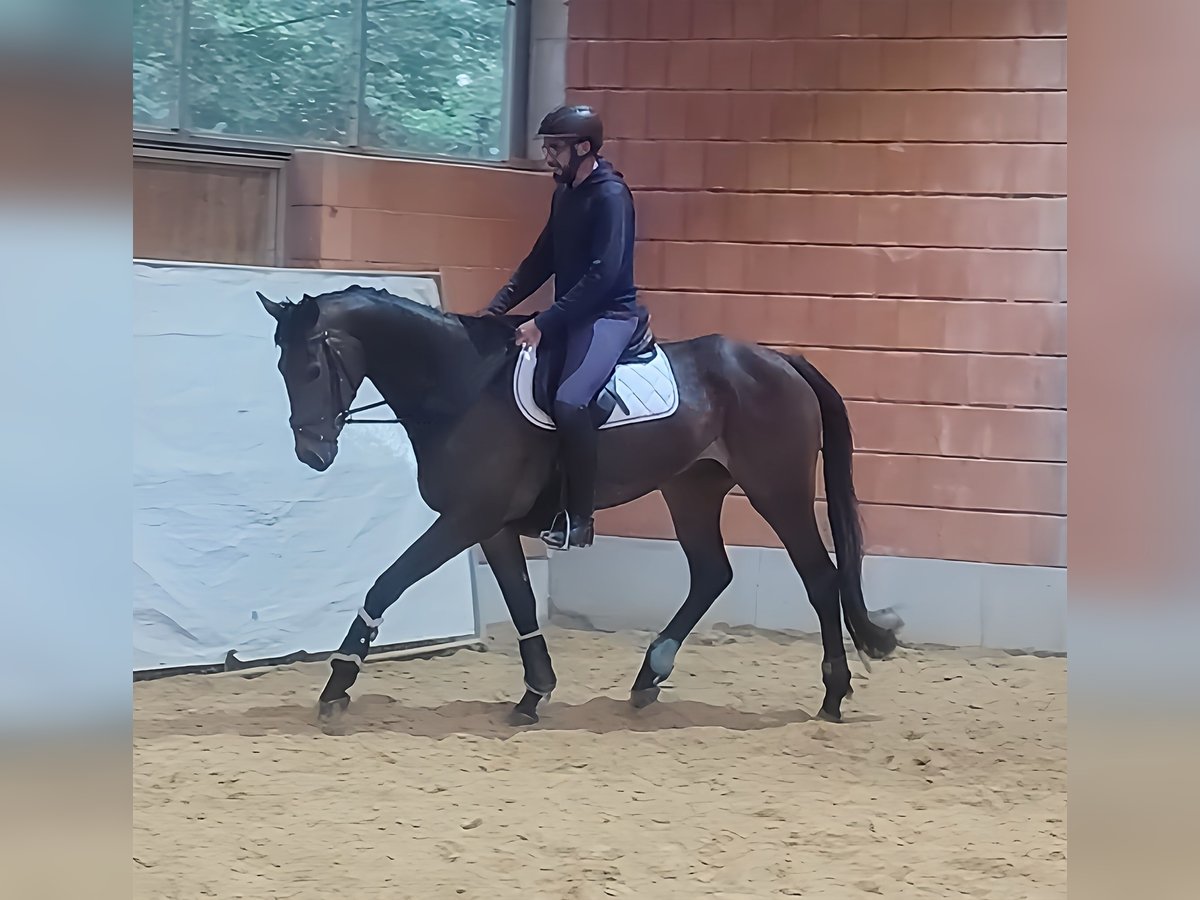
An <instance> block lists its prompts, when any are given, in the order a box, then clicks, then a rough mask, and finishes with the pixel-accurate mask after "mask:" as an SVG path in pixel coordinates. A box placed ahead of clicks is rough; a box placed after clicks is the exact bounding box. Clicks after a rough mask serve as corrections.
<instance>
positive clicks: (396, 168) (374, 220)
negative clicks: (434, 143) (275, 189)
mask: <svg viewBox="0 0 1200 900" xmlns="http://www.w3.org/2000/svg"><path fill="white" fill-rule="evenodd" d="M553 189H554V183H553V181H552V179H551V178H550V177H549V175H548V174H547V173H544V172H534V171H527V170H521V169H515V168H514V169H509V168H499V167H489V166H476V165H467V164H456V163H449V162H423V161H418V160H404V159H381V158H376V157H367V156H352V155H348V154H343V153H326V152H321V151H304V150H302V151H297V153H296V154H295V155H294V157H293V158H292V159H291V160H290V162H289V163H288V170H287V203H288V212H287V228H286V251H287V258H288V265H292V266H314V267H319V268H327V269H329V268H333V269H340V268H351V269H364V268H365V269H371V268H379V269H388V270H390V271H409V272H415V271H421V272H439V273H440V274H441V277H442V297H443V300H444V302H445V303H446V306H447V308H448V309H450V310H451V311H453V312H469V311H472V310H476V309H479V308H480V307H482V306H483V305H484V304H486V303H487V302H488V301H489V300H491V298H492V296H493V295H494V294H495V292H496V291H497V290H499V289H500V287H501V286H502V285H503V284H504V282H505V281H506V280H507V279H508V277H509V275H510V274H511V273H512V270H513V268H514V267H515V266H516V265H517V263H518V262H520V261H521V259H523V258H524V256H525V254H526V253H528V252H529V248H530V247H531V246H533V242H534V240H535V239H536V238H537V235H538V232H539V231H540V230H541V228H542V226H543V225H544V224H545V221H546V214H547V212H548V211H549V208H550V195H551V192H552V191H553ZM547 298H548V289H543V290H542V291H540V292H539V293H538V294H537V295H535V297H534V299H533V300H532V301H531V302H533V303H536V302H545V301H546V299H547Z"/></svg>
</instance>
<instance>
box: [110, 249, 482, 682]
mask: <svg viewBox="0 0 1200 900" xmlns="http://www.w3.org/2000/svg"><path fill="white" fill-rule="evenodd" d="M355 283H357V284H362V285H365V286H370V287H381V288H385V289H387V290H389V291H391V292H392V293H394V294H398V295H402V296H408V297H411V298H412V299H414V300H419V301H421V302H424V303H427V304H429V305H431V306H435V307H440V300H439V297H438V290H437V284H436V282H435V281H434V280H433V279H432V278H429V277H427V276H401V275H385V274H379V273H375V274H366V273H346V272H331V271H320V270H309V269H265V268H254V267H240V266H215V265H193V264H187V263H169V264H162V263H152V262H136V263H135V264H134V293H133V299H134V354H135V357H134V362H135V370H134V371H135V376H134V377H135V380H136V388H135V390H136V395H135V402H134V484H133V487H134V534H133V564H134V604H133V626H134V627H133V644H134V659H133V664H134V670H135V671H140V670H147V669H154V668H160V667H165V666H187V665H202V664H211V663H220V662H221V661H222V660H223V659H224V658H225V655H226V653H227V652H228V651H230V650H235V651H236V652H237V655H238V658H239V659H243V660H245V659H263V658H269V657H277V656H283V655H286V654H288V653H293V652H296V651H299V650H306V651H308V652H314V653H315V652H323V651H329V650H333V649H336V647H337V645H338V644H339V643H340V642H341V639H342V637H343V636H344V635H345V633H346V629H347V628H348V627H349V626H350V622H351V619H352V618H353V616H354V614H355V611H356V610H357V609H358V608H359V607H360V606H361V605H362V602H363V598H364V595H365V594H366V591H367V589H368V588H369V587H370V586H371V584H372V583H373V581H374V580H375V578H376V577H377V576H378V575H379V573H381V572H382V571H383V570H384V569H386V568H387V567H388V566H389V565H391V563H392V562H393V561H394V560H395V558H396V557H397V556H399V555H400V553H401V552H402V551H403V550H404V548H405V547H407V546H408V545H409V544H410V543H411V542H412V541H413V540H415V539H416V538H417V536H418V535H420V534H421V532H422V531H424V530H425V528H427V527H428V525H429V524H430V523H431V522H432V521H433V519H434V513H433V512H432V511H431V510H430V509H429V508H428V507H427V506H426V505H425V503H424V502H423V501H422V499H421V497H420V494H419V493H418V492H417V483H416V462H415V460H414V458H413V455H412V449H411V446H410V444H409V442H408V437H407V435H406V434H405V433H404V430H403V429H402V428H401V427H400V426H399V425H384V424H379V425H375V424H366V425H362V424H352V425H348V426H347V427H346V429H345V430H344V431H343V433H342V439H341V447H340V452H339V454H338V458H337V460H336V461H335V462H334V464H333V466H332V467H331V468H330V469H329V470H328V471H327V472H325V473H322V474H318V473H317V472H314V471H312V470H311V469H309V468H308V467H307V466H305V465H303V464H302V463H301V462H300V461H299V460H297V459H296V455H295V451H294V449H293V443H292V436H291V431H290V429H289V428H288V414H289V409H288V402H287V394H286V392H285V388H284V384H283V379H282V377H281V376H280V374H279V372H278V370H277V369H276V363H277V361H278V350H277V349H276V348H275V345H274V343H273V341H272V335H273V333H274V325H275V323H274V320H273V319H271V317H270V316H268V315H267V313H266V312H265V311H264V310H263V308H262V305H261V304H260V303H259V301H258V299H257V297H256V296H255V291H256V290H260V291H262V292H263V293H264V294H265V295H266V296H268V297H270V298H271V299H273V300H280V301H281V300H283V299H284V298H285V297H290V298H291V299H293V300H299V299H300V297H301V295H302V294H304V293H309V294H319V293H322V292H325V291H331V290H338V289H341V288H344V287H347V286H349V285H351V284H355ZM377 399H379V395H378V394H377V393H376V392H375V390H374V388H373V387H372V386H371V385H370V384H369V383H368V384H365V385H364V386H363V389H362V391H360V392H359V396H358V397H357V398H356V405H359V404H365V403H371V402H374V401H375V400H377ZM379 413H380V416H379V417H380V418H386V417H387V415H388V414H389V413H388V410H386V409H381V410H380V411H379ZM472 570H473V566H472V563H471V559H470V556H469V554H467V553H464V554H462V555H461V556H459V557H458V558H456V559H454V560H452V561H451V562H450V563H448V564H447V565H445V566H443V567H442V568H441V569H440V570H438V571H437V572H435V573H434V574H432V575H430V576H429V577H428V578H426V579H423V580H422V581H421V582H419V583H418V584H417V585H416V586H414V587H413V588H412V589H411V590H410V591H408V592H406V593H405V595H404V596H403V597H402V598H401V599H400V600H399V601H398V602H397V603H396V604H394V605H393V606H392V608H391V609H390V610H389V611H388V614H387V616H386V617H385V623H384V625H383V627H382V628H381V629H380V633H379V638H378V641H377V644H378V645H384V644H396V643H408V642H415V641H425V640H437V639H443V638H454V637H466V636H474V635H476V634H477V633H478V624H477V615H476V605H475V593H474V584H473V571H472Z"/></svg>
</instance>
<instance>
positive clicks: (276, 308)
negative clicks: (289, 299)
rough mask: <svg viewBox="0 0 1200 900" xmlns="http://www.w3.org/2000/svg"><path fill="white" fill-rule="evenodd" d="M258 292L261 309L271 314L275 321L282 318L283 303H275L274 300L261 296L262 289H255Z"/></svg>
mask: <svg viewBox="0 0 1200 900" xmlns="http://www.w3.org/2000/svg"><path fill="white" fill-rule="evenodd" d="M254 293H256V294H258V299H259V302H260V303H262V305H263V309H265V310H266V311H267V312H268V313H270V314H271V318H272V319H274V320H275V321H276V322H279V321H282V320H283V304H282V303H276V302H275V301H274V300H269V299H267V298H266V297H264V296H263V294H262V291H255V292H254Z"/></svg>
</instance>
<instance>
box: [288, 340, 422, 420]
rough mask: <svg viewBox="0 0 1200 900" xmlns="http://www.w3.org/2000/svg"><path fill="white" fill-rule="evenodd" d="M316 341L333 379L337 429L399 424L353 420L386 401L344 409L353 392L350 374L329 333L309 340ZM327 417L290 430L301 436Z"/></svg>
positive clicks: (334, 418) (385, 404) (383, 404)
mask: <svg viewBox="0 0 1200 900" xmlns="http://www.w3.org/2000/svg"><path fill="white" fill-rule="evenodd" d="M312 341H318V342H319V343H320V345H321V348H320V349H321V353H322V355H323V356H324V357H325V367H326V368H327V369H328V370H329V376H330V378H332V379H333V407H334V409H336V410H339V412H337V413H335V414H334V416H333V423H334V425H336V426H337V427H338V428H339V429H340V428H341V427H342V426H344V425H355V424H364V425H365V424H379V425H394V424H398V423H399V422H400V420H399V419H355V418H352V416H353V415H354V414H355V413H360V412H366V411H367V410H369V409H377V408H378V407H380V406H387V401H386V400H380V401H379V402H378V403H370V404H368V405H366V406H357V407H355V408H354V409H346V408H345V407H347V406H349V404H350V394H351V391H352V390H353V389H352V388H351V386H350V382H351V379H350V373H349V372H347V371H346V364H345V362H344V361H343V360H342V355H341V354H340V353H338V351H337V350H336V349H335V348H334V346H333V341H331V340H330V338H329V332H328V331H323V332H321V333H320V334H319V335H314V336H313V337H311V338H309V342H312ZM328 418H329V417H328V416H321V417H320V418H319V419H317V420H316V421H315V422H310V423H308V424H306V425H295V424H293V425H292V430H294V431H295V432H296V433H297V434H303V433H304V429H305V428H306V427H312V426H314V425H320V424H323V423H324V422H326V421H327V420H328Z"/></svg>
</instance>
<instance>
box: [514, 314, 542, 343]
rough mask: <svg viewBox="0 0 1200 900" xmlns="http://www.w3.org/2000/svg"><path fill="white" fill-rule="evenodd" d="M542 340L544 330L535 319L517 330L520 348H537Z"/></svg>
mask: <svg viewBox="0 0 1200 900" xmlns="http://www.w3.org/2000/svg"><path fill="white" fill-rule="evenodd" d="M541 339H542V330H541V329H540V328H538V327H537V323H536V322H534V320H533V319H530V320H529V321H528V322H526V323H525V324H524V325H522V326H521V327H520V328H518V329H517V345H518V346H520V347H536V346H537V345H538V342H539V341H540V340H541Z"/></svg>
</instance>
